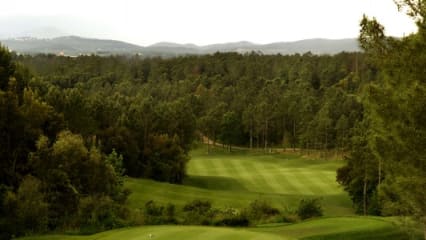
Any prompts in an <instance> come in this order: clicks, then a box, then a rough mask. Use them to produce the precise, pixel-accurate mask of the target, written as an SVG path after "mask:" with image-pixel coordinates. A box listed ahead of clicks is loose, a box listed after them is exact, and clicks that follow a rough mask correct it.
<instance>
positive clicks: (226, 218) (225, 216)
mask: <svg viewBox="0 0 426 240" xmlns="http://www.w3.org/2000/svg"><path fill="white" fill-rule="evenodd" d="M249 224H250V220H249V218H248V216H247V214H246V213H245V212H241V211H238V210H237V209H235V208H225V209H222V210H219V211H218V213H217V214H216V216H215V220H214V225H215V226H229V227H246V226H248V225H249Z"/></svg>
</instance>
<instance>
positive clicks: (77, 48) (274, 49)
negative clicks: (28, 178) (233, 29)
mask: <svg viewBox="0 0 426 240" xmlns="http://www.w3.org/2000/svg"><path fill="white" fill-rule="evenodd" d="M0 42H1V43H2V44H4V45H6V46H7V47H8V48H9V49H11V50H13V51H16V52H18V53H27V54H36V53H51V54H63V55H68V56H77V55H81V54H83V55H86V54H97V55H112V54H131V55H134V54H141V55H143V56H163V57H172V56H180V55H196V54H213V53H215V52H239V53H247V52H252V51H255V52H261V53H263V54H294V53H305V52H312V53H315V54H336V53H339V52H342V51H346V52H354V51H359V50H360V49H359V47H358V43H357V41H356V39H340V40H329V39H308V40H301V41H296V42H277V43H270V44H263V45H262V44H254V43H251V42H245V41H243V42H233V43H222V44H212V45H206V46H197V45H194V44H177V43H168V42H160V43H156V44H153V45H150V46H147V47H142V46H138V45H134V44H130V43H126V42H122V41H115V40H103V39H91V38H82V37H77V36H66V37H57V38H51V39H48V38H46V39H40V38H32V37H24V38H13V39H4V40H0Z"/></svg>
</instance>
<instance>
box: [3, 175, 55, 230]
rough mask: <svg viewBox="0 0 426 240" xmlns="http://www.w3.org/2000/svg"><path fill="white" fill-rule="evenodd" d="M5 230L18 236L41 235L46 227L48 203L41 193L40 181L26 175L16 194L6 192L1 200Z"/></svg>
mask: <svg viewBox="0 0 426 240" xmlns="http://www.w3.org/2000/svg"><path fill="white" fill-rule="evenodd" d="M3 204H4V207H5V208H6V210H5V215H6V216H7V217H8V221H9V222H8V223H7V224H6V228H8V231H10V232H11V233H14V234H19V235H23V234H25V235H28V234H35V233H43V232H45V231H46V230H47V226H48V203H46V201H45V194H44V193H43V192H42V186H41V181H40V180H38V179H37V178H35V177H33V176H31V175H28V176H25V177H24V179H23V180H22V183H21V184H20V186H19V188H18V191H17V193H16V194H15V193H14V192H11V191H9V192H7V193H6V196H5V197H4V200H3Z"/></svg>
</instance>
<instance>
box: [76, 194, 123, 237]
mask: <svg viewBox="0 0 426 240" xmlns="http://www.w3.org/2000/svg"><path fill="white" fill-rule="evenodd" d="M78 213H79V215H78V216H79V218H78V219H79V225H80V231H81V233H85V234H89V233H94V232H98V231H103V230H107V229H112V228H116V227H123V226H124V225H125V222H124V219H126V218H128V215H129V212H128V210H127V209H126V208H124V207H122V206H121V205H119V204H117V203H116V202H114V201H113V200H112V199H111V198H110V197H108V196H97V197H95V196H89V197H84V198H81V199H80V203H79V211H78Z"/></svg>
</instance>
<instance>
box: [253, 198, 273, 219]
mask: <svg viewBox="0 0 426 240" xmlns="http://www.w3.org/2000/svg"><path fill="white" fill-rule="evenodd" d="M248 214H249V216H250V219H253V220H255V221H259V220H262V219H265V218H269V217H272V216H275V215H278V214H280V211H279V210H278V209H277V208H274V207H272V206H271V204H270V203H268V202H266V201H264V200H254V201H253V202H251V203H250V205H249V207H248Z"/></svg>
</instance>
